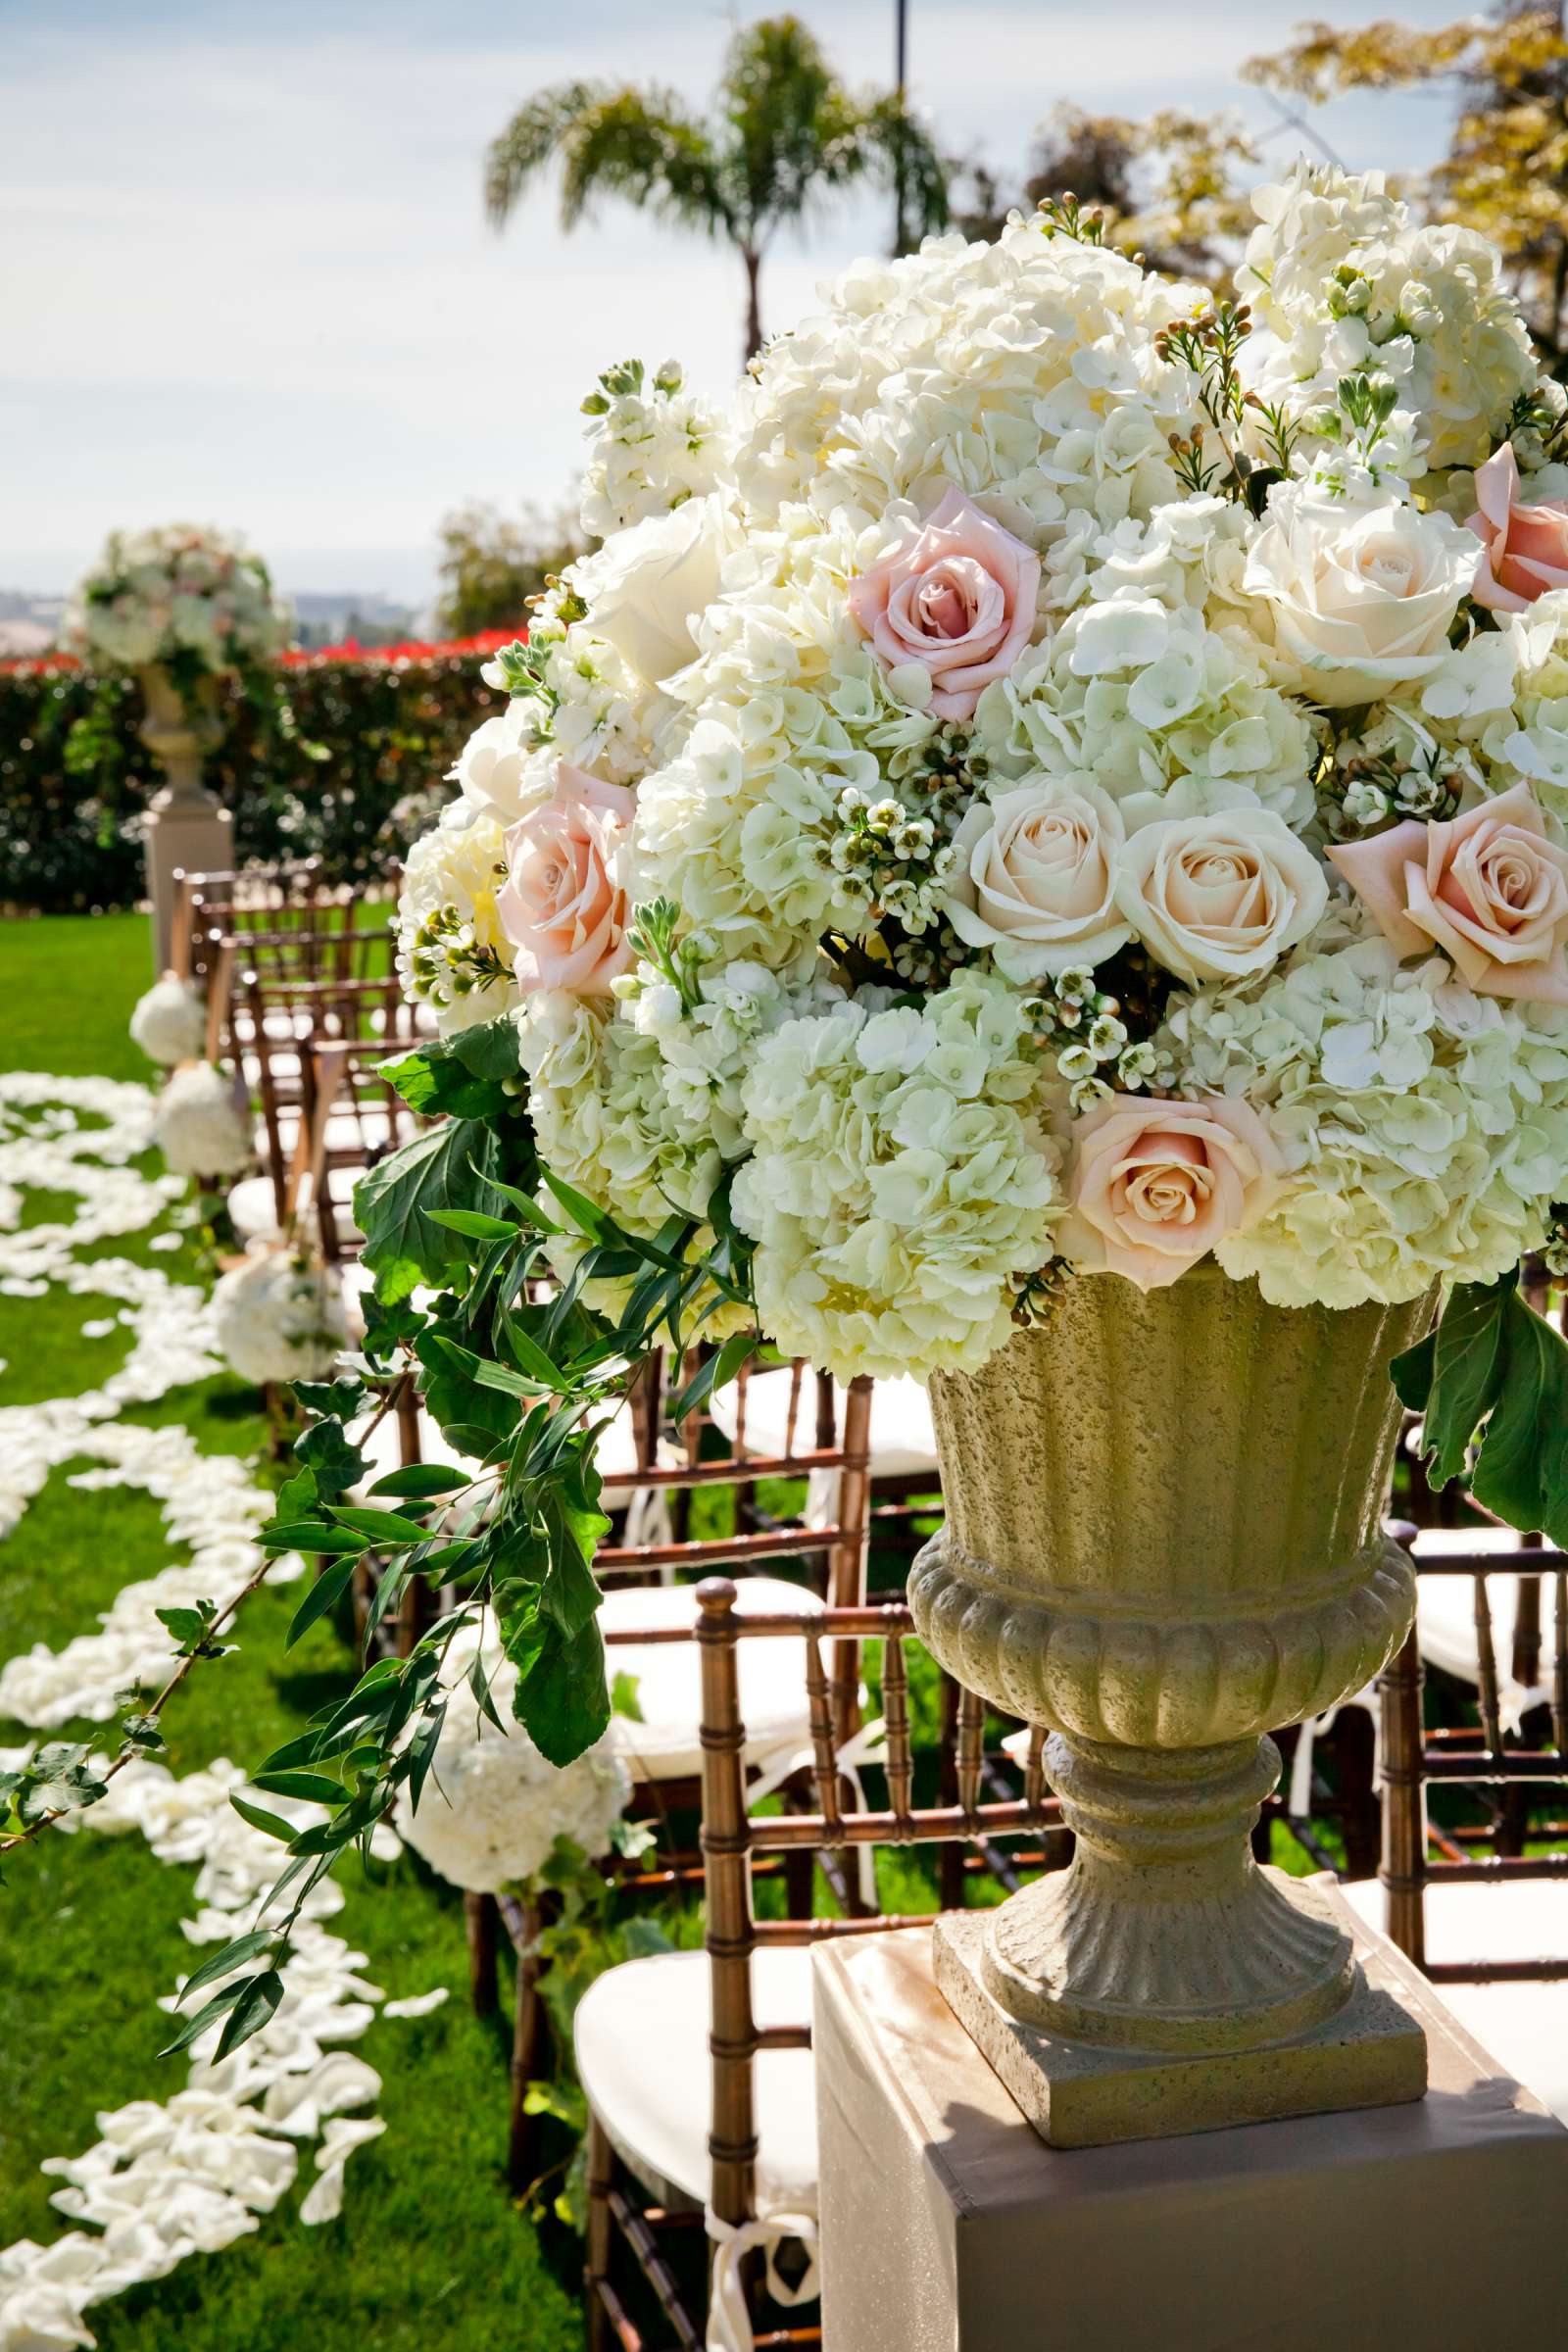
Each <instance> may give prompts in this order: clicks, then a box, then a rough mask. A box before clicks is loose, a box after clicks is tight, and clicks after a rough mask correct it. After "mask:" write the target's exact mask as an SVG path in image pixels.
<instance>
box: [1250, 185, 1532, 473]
mask: <svg viewBox="0 0 1568 2352" xmlns="http://www.w3.org/2000/svg"><path fill="white" fill-rule="evenodd" d="M1252 204H1253V209H1254V211H1255V212H1256V213H1257V215H1258V221H1259V225H1258V227H1257V228H1255V229H1254V230H1253V231H1252V234H1251V237H1250V240H1249V243H1248V247H1247V259H1246V263H1245V265H1244V267H1243V268H1242V269H1241V270H1239V271H1238V273H1237V283H1238V285H1239V287H1240V288H1241V290H1242V292H1243V293H1244V294H1246V295H1249V296H1250V299H1251V300H1252V302H1253V303H1254V305H1255V306H1256V309H1257V312H1258V315H1259V317H1260V319H1262V320H1263V321H1264V322H1265V323H1266V324H1267V325H1268V326H1269V327H1270V328H1271V329H1272V331H1273V334H1274V337H1275V338H1276V342H1275V344H1274V346H1273V348H1271V349H1270V350H1269V351H1268V352H1267V354H1266V356H1265V358H1264V360H1263V363H1262V366H1261V368H1260V369H1259V371H1258V373H1257V375H1256V378H1255V384H1256V389H1258V390H1259V391H1260V392H1261V393H1262V394H1263V395H1264V397H1265V398H1272V397H1279V396H1281V395H1284V396H1286V397H1287V398H1288V399H1289V401H1290V404H1291V406H1292V407H1293V408H1295V409H1299V408H1300V407H1301V406H1302V405H1303V401H1304V402H1305V403H1306V404H1307V405H1310V404H1311V403H1312V402H1314V401H1317V402H1322V401H1328V402H1332V400H1333V398H1334V394H1335V390H1336V387H1337V385H1338V384H1339V381H1340V379H1341V377H1342V376H1345V375H1348V374H1350V373H1352V372H1354V371H1356V370H1359V369H1362V368H1376V369H1378V370H1379V371H1380V372H1381V373H1383V374H1386V375H1388V376H1390V377H1392V378H1393V380H1394V382H1395V384H1396V385H1397V389H1398V400H1399V406H1400V408H1401V409H1404V410H1406V411H1409V412H1413V414H1414V415H1415V417H1417V418H1418V419H1419V422H1420V427H1421V431H1422V435H1423V438H1424V441H1425V450H1424V459H1425V464H1426V465H1427V466H1432V467H1434V468H1438V469H1442V468H1445V467H1447V466H1478V465H1480V464H1481V463H1482V461H1483V460H1484V459H1485V458H1487V457H1489V456H1490V455H1491V453H1492V450H1493V447H1494V445H1495V442H1496V441H1497V440H1498V439H1499V438H1500V437H1501V435H1502V432H1503V430H1504V428H1505V427H1506V424H1507V421H1508V414H1509V411H1510V409H1511V408H1512V406H1513V403H1514V400H1515V399H1516V398H1517V396H1518V395H1519V394H1520V393H1521V392H1527V391H1530V390H1532V389H1533V388H1534V386H1535V383H1536V379H1537V376H1538V374H1539V372H1540V370H1539V368H1538V366H1537V363H1536V360H1535V357H1534V354H1533V352H1532V350H1531V346H1530V337H1529V335H1528V334H1527V332H1526V331H1525V326H1524V322H1523V320H1522V319H1520V316H1519V312H1518V307H1517V305H1516V303H1515V302H1514V300H1513V297H1512V296H1511V295H1510V294H1509V292H1508V290H1507V288H1506V286H1505V285H1504V283H1503V279H1502V263H1501V257H1500V255H1499V254H1498V252H1497V250H1496V248H1495V246H1493V245H1490V244H1488V242H1487V240H1486V238H1485V237H1481V236H1478V235H1477V234H1476V233H1475V231H1474V230H1473V229H1468V228H1454V227H1446V226H1432V227H1416V226H1412V224H1411V221H1410V216H1409V211H1408V208H1407V207H1406V206H1404V205H1403V204H1400V203H1398V202H1397V201H1396V200H1395V199H1394V198H1393V197H1391V196H1389V195H1388V194H1386V192H1385V189H1384V181H1383V174H1382V173H1381V172H1359V173H1357V172H1343V171H1341V170H1340V169H1339V168H1338V166H1335V165H1325V164H1309V163H1307V162H1305V161H1304V160H1302V161H1300V162H1299V163H1298V164H1297V165H1296V167H1295V169H1294V171H1293V172H1291V174H1290V175H1289V177H1288V178H1287V179H1286V180H1285V181H1284V182H1283V183H1282V184H1280V185H1278V186H1273V187H1267V188H1260V189H1259V190H1257V191H1256V193H1255V194H1254V196H1253V198H1252ZM1415 462H1416V461H1415V460H1414V459H1413V458H1412V460H1411V463H1415Z"/></svg>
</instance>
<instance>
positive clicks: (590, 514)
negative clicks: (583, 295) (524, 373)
mask: <svg viewBox="0 0 1568 2352" xmlns="http://www.w3.org/2000/svg"><path fill="white" fill-rule="evenodd" d="M583 408H584V411H585V413H586V414H587V415H588V416H589V417H592V419H593V421H592V423H591V425H590V426H589V431H588V461H587V465H586V466H585V467H584V470H583V480H582V527H583V529H584V530H585V531H586V532H587V533H588V535H589V537H590V538H593V539H608V538H609V537H610V534H611V533H612V531H623V530H625V529H626V528H627V526H628V525H629V524H631V523H634V522H643V521H646V519H647V518H648V516H649V515H667V514H668V513H669V511H670V509H671V507H676V506H679V505H680V504H681V502H682V501H683V500H684V499H688V498H700V497H702V496H703V494H704V492H705V491H709V490H711V489H714V488H715V487H716V486H717V483H718V481H719V478H720V475H721V474H722V472H723V469H724V465H725V460H726V457H727V454H728V436H727V427H726V423H725V419H724V418H723V417H722V416H720V415H719V413H718V412H717V411H716V410H714V409H711V408H710V407H709V406H708V405H707V403H706V402H704V401H701V400H699V399H698V398H697V397H696V395H695V394H694V393H692V392H689V391H687V390H686V388H685V385H684V382H683V379H682V375H681V370H680V368H679V367H678V365H677V364H676V363H675V361H673V360H666V361H665V362H664V364H663V366H662V368H660V369H659V371H658V373H657V374H656V375H655V376H654V378H653V380H652V382H648V381H647V379H646V375H645V371H644V369H643V368H642V366H641V363H640V362H637V361H630V362H628V363H626V364H625V365H624V366H622V367H619V368H609V369H607V370H606V372H605V374H603V375H602V376H601V377H600V379H599V389H598V390H597V391H596V392H593V393H591V394H590V395H589V397H588V399H587V400H586V401H584V403H583Z"/></svg>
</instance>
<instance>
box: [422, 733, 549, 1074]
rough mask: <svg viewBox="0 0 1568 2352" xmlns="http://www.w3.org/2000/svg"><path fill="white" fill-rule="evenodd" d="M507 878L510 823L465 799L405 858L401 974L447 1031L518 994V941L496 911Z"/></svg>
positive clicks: (486, 1015)
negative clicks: (506, 827)
mask: <svg viewBox="0 0 1568 2352" xmlns="http://www.w3.org/2000/svg"><path fill="white" fill-rule="evenodd" d="M552 764H553V763H552ZM506 879H507V861H506V849H505V842H504V834H503V828H502V826H501V825H500V824H499V823H498V822H497V820H496V818H495V817H493V816H488V815H482V814H480V813H479V811H478V810H477V809H473V808H471V807H470V806H469V804H468V803H467V802H466V801H455V802H453V803H452V805H451V806H450V808H448V809H444V810H443V811H442V814H441V818H440V821H439V822H438V823H437V824H436V825H434V826H433V827H432V828H431V830H430V831H429V832H428V833H424V834H421V835H420V837H419V839H418V840H417V842H416V843H415V844H414V846H413V848H412V849H411V850H410V851H409V854H408V856H407V858H405V859H404V861H403V888H402V891H401V893H400V894H399V897H398V911H397V968H398V977H399V978H400V979H401V981H402V983H403V988H404V993H405V995H407V996H409V997H410V998H412V999H413V1000H414V1001H415V1002H416V1003H417V1004H423V1005H429V1006H430V1007H431V1009H432V1011H433V1012H434V1014H435V1018H436V1026H437V1027H438V1029H439V1030H440V1032H441V1034H442V1036H443V1037H449V1036H451V1035H453V1034H454V1033H455V1032H456V1031H458V1030H460V1029H471V1028H473V1027H474V1026H475V1024H476V1023H478V1022H480V1021H489V1020H494V1018H495V1016H496V1015H497V1013H501V1012H506V1011H508V1010H509V1009H510V1008H511V1006H513V1005H515V1003H516V1001H517V983H516V979H515V975H514V972H513V968H512V964H513V948H512V943H511V941H510V940H509V939H508V938H507V936H506V933H505V932H504V931H503V929H502V927H501V918H500V916H499V915H498V913H497V911H496V894H497V893H498V891H500V890H501V888H502V887H503V885H504V884H505V882H506Z"/></svg>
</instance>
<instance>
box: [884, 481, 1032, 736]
mask: <svg viewBox="0 0 1568 2352" xmlns="http://www.w3.org/2000/svg"><path fill="white" fill-rule="evenodd" d="M1039 585H1040V558H1039V557H1038V556H1037V555H1036V554H1035V552H1034V550H1033V548H1031V547H1026V546H1025V545H1024V542H1023V541H1022V540H1021V539H1015V538H1014V537H1013V535H1012V533H1011V531H1008V530H1005V529H1004V528H1003V526H1002V524H1001V523H1000V522H995V521H993V520H992V518H991V516H990V515H987V514H986V513H985V512H984V510H983V509H982V508H980V507H977V506H976V505H975V503H974V501H973V499H970V498H965V496H964V494H963V492H962V491H961V490H959V489H958V488H957V487H956V485H955V486H954V487H951V488H950V489H948V490H947V491H946V492H945V493H944V494H943V498H942V502H941V504H940V506H938V507H937V508H936V509H935V510H934V512H933V513H932V514H931V515H930V517H929V518H928V520H927V521H926V523H925V525H924V527H923V528H922V529H921V530H919V531H918V532H916V533H915V535H914V536H913V537H912V538H911V539H908V540H907V541H906V543H905V545H904V546H903V547H901V548H900V549H899V550H898V551H897V552H896V553H895V554H893V555H889V556H884V557H883V558H882V560H881V562H880V563H878V564H872V565H871V567H870V569H869V570H868V571H864V572H861V574H860V575H859V577H858V579H854V580H852V581H851V582H850V587H849V606H850V611H851V613H853V614H854V615H855V618H856V619H857V620H858V623H859V625H860V627H861V628H862V629H863V630H864V632H865V634H866V636H867V637H869V639H870V640H871V644H872V647H873V648H874V650H875V653H876V656H877V659H878V661H880V662H881V663H882V665H883V667H884V668H885V669H889V670H899V669H916V670H920V669H923V670H924V671H925V672H926V674H927V675H928V676H929V678H930V680H931V698H930V704H929V708H930V710H931V711H933V712H934V713H935V715H936V716H937V717H938V718H972V717H973V715H974V707H975V705H976V703H978V701H979V700H980V696H981V694H982V692H983V690H984V689H985V688H986V687H987V686H989V685H990V684H991V682H992V680H993V679H994V678H1005V676H1006V675H1007V672H1008V671H1009V670H1010V669H1011V667H1012V665H1013V663H1014V662H1016V661H1017V659H1018V656H1019V655H1020V654H1021V653H1022V652H1023V649H1024V647H1025V646H1026V645H1027V644H1028V643H1029V639H1030V636H1031V634H1032V632H1033V629H1034V625H1035V592H1036V590H1037V589H1038V588H1039Z"/></svg>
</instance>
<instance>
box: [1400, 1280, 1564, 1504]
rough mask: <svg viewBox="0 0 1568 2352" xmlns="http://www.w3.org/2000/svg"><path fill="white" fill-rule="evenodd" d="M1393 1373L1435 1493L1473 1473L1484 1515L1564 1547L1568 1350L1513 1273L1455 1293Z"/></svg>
mask: <svg viewBox="0 0 1568 2352" xmlns="http://www.w3.org/2000/svg"><path fill="white" fill-rule="evenodd" d="M1391 1370H1392V1372H1393V1376H1394V1385H1395V1387H1396V1388H1397V1390H1398V1393H1399V1397H1400V1400H1401V1402H1402V1403H1404V1404H1406V1405H1407V1406H1408V1407H1409V1409H1410V1410H1411V1411H1412V1412H1416V1413H1420V1414H1421V1415H1422V1416H1423V1421H1422V1440H1423V1446H1424V1450H1425V1453H1426V1456H1427V1460H1428V1462H1429V1464H1430V1469H1429V1476H1430V1478H1431V1482H1432V1484H1433V1486H1434V1487H1446V1485H1447V1484H1448V1482H1449V1480H1450V1479H1455V1478H1459V1477H1461V1476H1463V1475H1464V1473H1465V1471H1466V1468H1467V1465H1469V1466H1470V1492H1471V1494H1472V1495H1474V1496H1475V1499H1476V1501H1477V1502H1478V1503H1480V1504H1481V1506H1482V1508H1483V1509H1484V1510H1487V1511H1491V1512H1493V1513H1494V1514H1495V1516H1496V1517H1497V1518H1498V1519H1501V1520H1503V1521H1504V1522H1505V1523H1506V1524H1507V1525H1508V1526H1509V1527H1517V1528H1520V1529H1523V1530H1527V1531H1539V1532H1540V1533H1542V1534H1544V1536H1546V1537H1547V1538H1548V1539H1549V1540H1550V1542H1551V1543H1553V1544H1559V1545H1563V1544H1568V1341H1565V1340H1564V1339H1563V1337H1562V1334H1561V1333H1560V1332H1559V1331H1557V1330H1555V1329H1554V1327H1553V1326H1552V1325H1551V1324H1549V1323H1547V1322H1546V1321H1545V1320H1544V1318H1543V1317H1542V1316H1540V1315H1538V1314H1537V1313H1536V1311H1535V1309H1534V1307H1532V1306H1531V1305H1530V1303H1529V1301H1528V1300H1527V1299H1525V1298H1524V1297H1523V1295H1522V1293H1521V1292H1520V1289H1519V1276H1518V1272H1517V1269H1516V1270H1515V1271H1514V1272H1512V1273H1508V1274H1504V1275H1502V1276H1501V1277H1500V1278H1499V1280H1497V1281H1496V1282H1490V1283H1481V1282H1463V1283H1457V1284H1455V1286H1454V1288H1453V1290H1452V1291H1451V1292H1450V1293H1449V1295H1448V1299H1447V1303H1446V1306H1445V1308H1444V1311H1443V1317H1442V1320H1441V1321H1440V1322H1439V1324H1438V1326H1437V1329H1436V1330H1435V1331H1433V1332H1430V1333H1429V1334H1428V1336H1427V1337H1426V1339H1424V1340H1422V1341H1421V1342H1420V1344H1419V1346H1417V1347H1415V1348H1409V1349H1408V1350H1407V1351H1406V1352H1405V1353H1404V1354H1403V1355H1399V1356H1396V1358H1395V1360H1394V1363H1393V1365H1392V1367H1391ZM1472 1446H1476V1447H1477V1450H1476V1452H1475V1456H1474V1462H1473V1465H1471V1458H1470V1457H1471V1448H1472Z"/></svg>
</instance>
